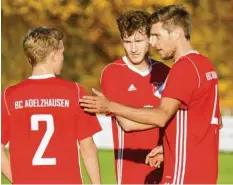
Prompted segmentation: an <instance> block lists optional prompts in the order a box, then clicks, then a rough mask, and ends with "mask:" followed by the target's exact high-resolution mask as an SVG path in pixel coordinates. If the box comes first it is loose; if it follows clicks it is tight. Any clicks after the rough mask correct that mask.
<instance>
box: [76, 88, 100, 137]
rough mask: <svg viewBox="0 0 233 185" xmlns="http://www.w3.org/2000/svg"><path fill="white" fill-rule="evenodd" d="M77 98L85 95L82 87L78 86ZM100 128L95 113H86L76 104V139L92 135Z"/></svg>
mask: <svg viewBox="0 0 233 185" xmlns="http://www.w3.org/2000/svg"><path fill="white" fill-rule="evenodd" d="M77 87H78V96H79V98H80V97H82V96H84V95H87V93H86V91H85V89H84V88H82V87H80V86H78V85H77ZM101 130H102V128H101V126H100V124H99V121H98V119H97V117H96V115H95V114H88V113H85V112H84V111H83V109H81V108H80V106H79V105H78V123H77V137H78V140H79V141H80V140H82V139H85V138H88V137H92V136H93V135H94V134H96V133H97V132H99V131H101Z"/></svg>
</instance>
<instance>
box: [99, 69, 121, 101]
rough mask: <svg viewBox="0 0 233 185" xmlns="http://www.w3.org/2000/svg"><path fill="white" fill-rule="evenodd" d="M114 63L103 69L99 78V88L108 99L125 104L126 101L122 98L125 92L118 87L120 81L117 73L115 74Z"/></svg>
mask: <svg viewBox="0 0 233 185" xmlns="http://www.w3.org/2000/svg"><path fill="white" fill-rule="evenodd" d="M114 65H116V64H110V65H109V66H107V67H106V68H105V69H104V70H103V72H102V76H101V80H100V81H101V89H102V92H103V94H104V95H105V96H106V97H107V98H108V99H109V100H111V101H115V102H117V103H120V104H125V103H126V101H125V100H124V99H123V97H124V96H125V93H124V92H123V91H122V89H121V88H120V87H121V86H122V85H121V83H122V82H121V80H120V78H119V73H118V74H117V71H116V69H117V67H116V68H114Z"/></svg>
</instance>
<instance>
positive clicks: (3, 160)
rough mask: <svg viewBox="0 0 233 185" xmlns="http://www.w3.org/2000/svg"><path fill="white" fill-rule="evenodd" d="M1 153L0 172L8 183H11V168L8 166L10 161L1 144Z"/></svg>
mask: <svg viewBox="0 0 233 185" xmlns="http://www.w3.org/2000/svg"><path fill="white" fill-rule="evenodd" d="M1 147H2V148H1V149H2V151H1V166H2V168H1V170H2V173H3V175H4V176H5V177H6V178H7V179H8V180H9V181H10V182H12V173H11V166H10V160H9V158H8V157H7V155H6V151H5V145H3V144H2V146H1Z"/></svg>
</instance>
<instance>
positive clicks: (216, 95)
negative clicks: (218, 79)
mask: <svg viewBox="0 0 233 185" xmlns="http://www.w3.org/2000/svg"><path fill="white" fill-rule="evenodd" d="M217 100H218V85H215V94H214V108H213V113H212V119H211V124H213V125H218V118H217V117H215V114H216V107H217Z"/></svg>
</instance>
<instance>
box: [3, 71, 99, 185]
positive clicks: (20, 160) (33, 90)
mask: <svg viewBox="0 0 233 185" xmlns="http://www.w3.org/2000/svg"><path fill="white" fill-rule="evenodd" d="M43 77H44V78H43ZM41 78H43V79H41ZM85 94H86V93H85V91H84V89H83V88H82V87H80V86H79V85H78V84H76V83H72V82H68V81H65V80H62V79H60V78H55V77H54V76H53V75H45V76H40V78H36V79H35V77H33V76H32V77H31V78H29V79H27V80H25V81H23V82H21V83H19V84H17V85H15V86H12V87H9V88H7V89H6V90H5V91H4V93H3V95H2V102H1V104H2V105H1V106H2V138H1V142H2V144H4V145H5V144H7V143H8V142H9V152H10V161H11V169H12V175H13V183H14V184H26V183H30V184H43V183H47V184H58V183H59V184H60V183H63V184H64V183H66V184H81V183H82V179H81V174H80V164H79V151H78V146H77V140H79V141H80V140H82V139H85V138H87V137H91V136H92V135H93V134H95V133H96V132H98V131H100V130H101V127H100V125H99V123H98V121H97V118H96V116H91V115H88V114H86V113H84V112H83V110H82V109H81V108H80V107H79V98H80V97H82V96H83V95H85Z"/></svg>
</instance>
